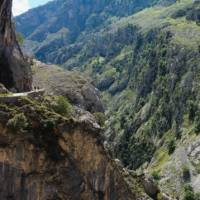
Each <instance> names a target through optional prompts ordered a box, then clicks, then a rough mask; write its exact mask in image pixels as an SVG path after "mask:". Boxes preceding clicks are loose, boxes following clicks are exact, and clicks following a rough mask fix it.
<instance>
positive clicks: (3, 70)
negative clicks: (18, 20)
mask: <svg viewBox="0 0 200 200" xmlns="http://www.w3.org/2000/svg"><path fill="white" fill-rule="evenodd" d="M11 17H12V0H1V1H0V82H1V83H3V84H4V85H5V86H6V87H7V88H9V89H11V88H15V89H16V90H17V91H27V90H30V89H31V70H30V67H29V65H28V64H27V62H26V61H25V59H24V57H23V54H22V52H21V50H20V47H19V45H18V43H17V40H16V36H15V32H14V29H13V23H12V20H11Z"/></svg>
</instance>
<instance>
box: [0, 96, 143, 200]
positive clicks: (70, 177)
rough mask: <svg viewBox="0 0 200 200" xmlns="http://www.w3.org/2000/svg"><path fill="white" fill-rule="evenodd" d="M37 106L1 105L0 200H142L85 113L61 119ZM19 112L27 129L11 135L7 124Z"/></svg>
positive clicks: (25, 103)
mask: <svg viewBox="0 0 200 200" xmlns="http://www.w3.org/2000/svg"><path fill="white" fill-rule="evenodd" d="M41 101H42V100H40V102H38V103H37V102H36V101H35V100H34V101H32V100H31V99H23V98H22V99H21V101H19V102H18V103H17V105H12V104H7V105H1V112H0V184H1V185H2V187H1V190H0V199H15V200H47V199H48V200H60V199H61V200H68V199H72V200H81V199H82V200H134V199H142V198H143V197H141V196H142V195H141V194H140V193H137V192H136V190H135V191H134V190H133V189H132V190H131V189H130V188H129V186H128V184H127V183H126V182H125V180H124V178H123V175H122V170H121V169H120V167H119V166H117V165H116V163H115V162H114V161H113V160H112V159H111V158H110V157H109V155H108V154H107V152H106V151H105V149H104V147H103V144H102V143H103V140H102V137H101V134H100V131H101V129H100V127H99V126H98V124H96V123H95V121H94V120H93V119H90V116H89V114H88V115H87V113H86V114H85V115H83V116H80V117H79V119H74V118H73V117H72V118H68V119H67V118H63V117H62V116H60V115H58V114H56V113H54V112H52V110H51V109H50V108H49V107H45V104H43V103H41ZM17 113H24V115H25V117H26V119H27V124H28V125H27V126H26V128H24V129H20V128H19V129H18V130H15V131H14V130H12V129H10V128H8V121H9V120H10V119H12V118H13V117H15V116H16V115H17ZM133 188H134V185H133Z"/></svg>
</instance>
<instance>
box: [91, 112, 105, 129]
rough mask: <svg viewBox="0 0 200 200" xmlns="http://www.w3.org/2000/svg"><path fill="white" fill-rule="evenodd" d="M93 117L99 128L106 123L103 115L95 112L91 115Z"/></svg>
mask: <svg viewBox="0 0 200 200" xmlns="http://www.w3.org/2000/svg"><path fill="white" fill-rule="evenodd" d="M93 115H94V117H95V119H96V120H97V123H98V124H99V125H100V126H104V124H105V121H106V117H105V115H104V113H101V112H96V113H93Z"/></svg>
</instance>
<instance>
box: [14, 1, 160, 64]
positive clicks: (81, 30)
mask: <svg viewBox="0 0 200 200" xmlns="http://www.w3.org/2000/svg"><path fill="white" fill-rule="evenodd" d="M155 2H156V0H142V1H141V0H140V1H139V0H125V1H119V0H112V1H110V0H102V1H99V0H89V1H83V0H75V1H71V0H56V1H52V2H50V3H48V4H47V5H44V6H41V7H39V8H35V9H32V10H30V11H28V12H27V13H25V14H23V15H21V16H19V17H17V18H16V27H17V31H19V32H21V33H22V34H23V35H24V36H25V38H26V39H27V42H26V45H28V47H29V49H30V47H31V50H32V51H33V53H34V54H35V55H36V56H37V58H38V59H40V60H42V61H46V62H52V63H57V64H60V63H63V62H64V61H66V59H67V58H65V57H66V56H67V54H68V53H67V52H65V53H61V51H63V50H62V47H63V46H67V45H73V44H75V46H76V48H78V46H79V42H81V41H82V38H87V37H88V36H89V35H92V33H93V32H96V31H97V30H98V29H100V28H102V27H104V26H106V25H107V24H110V23H111V22H112V21H116V20H118V18H119V17H123V16H129V15H130V14H132V13H134V12H136V11H138V10H141V9H142V8H145V7H148V6H150V5H152V4H153V3H155ZM89 37H90V36H89ZM77 40H78V41H79V42H78V44H77V43H76V41H77Z"/></svg>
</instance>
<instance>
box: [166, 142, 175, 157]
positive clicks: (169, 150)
mask: <svg viewBox="0 0 200 200" xmlns="http://www.w3.org/2000/svg"><path fill="white" fill-rule="evenodd" d="M175 149H176V142H175V141H174V140H171V141H170V142H169V144H168V153H169V154H172V153H173V152H174V150H175Z"/></svg>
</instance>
